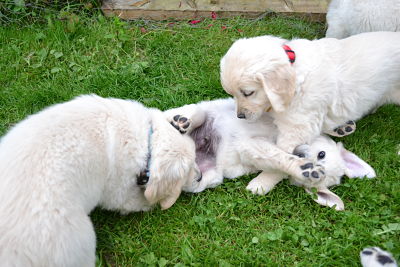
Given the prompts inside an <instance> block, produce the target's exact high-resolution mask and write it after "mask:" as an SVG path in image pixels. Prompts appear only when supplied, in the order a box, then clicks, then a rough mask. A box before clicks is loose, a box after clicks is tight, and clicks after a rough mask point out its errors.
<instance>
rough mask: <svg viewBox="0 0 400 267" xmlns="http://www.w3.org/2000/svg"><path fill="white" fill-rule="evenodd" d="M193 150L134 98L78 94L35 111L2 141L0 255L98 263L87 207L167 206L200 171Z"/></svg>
mask: <svg viewBox="0 0 400 267" xmlns="http://www.w3.org/2000/svg"><path fill="white" fill-rule="evenodd" d="M194 151H195V146H194V143H193V141H192V140H191V139H190V138H189V137H187V136H182V135H181V134H179V133H178V132H177V131H176V130H175V129H174V128H173V127H172V126H171V125H170V124H169V123H168V122H167V121H165V117H164V115H163V113H162V112H161V111H159V110H156V109H149V108H146V107H144V106H143V105H142V104H139V103H137V102H134V101H126V100H120V99H105V98H101V97H98V96H94V95H92V96H81V97H78V98H76V99H74V100H72V101H69V102H66V103H63V104H58V105H54V106H52V107H49V108H47V109H45V110H43V111H42V112H39V113H38V114H35V115H32V116H29V117H28V118H27V119H25V120H24V121H22V122H20V123H18V124H17V125H16V126H15V127H14V128H12V129H11V130H10V131H9V132H8V133H7V134H6V135H5V136H4V137H3V138H2V139H1V143H0V262H1V264H0V265H2V266H71V267H75V266H94V265H95V245H96V237H95V233H94V229H93V225H92V223H91V221H90V218H89V216H88V214H89V213H90V212H91V211H92V210H93V209H94V208H95V207H96V206H100V207H103V208H105V209H109V210H118V211H120V212H121V213H127V212H132V211H146V210H149V209H150V208H151V206H152V205H154V204H156V203H160V204H161V207H162V208H163V209H167V208H169V207H171V205H173V204H174V202H175V201H176V199H177V198H178V196H179V194H180V192H181V189H182V187H184V186H185V184H189V185H190V186H192V184H193V182H194V181H196V180H198V179H199V178H200V176H199V175H200V172H199V171H198V168H197V166H196V164H195V153H194ZM146 173H148V175H146ZM192 180H193V181H192Z"/></svg>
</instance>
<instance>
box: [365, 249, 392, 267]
mask: <svg viewBox="0 0 400 267" xmlns="http://www.w3.org/2000/svg"><path fill="white" fill-rule="evenodd" d="M360 259H361V264H362V266H363V267H397V263H396V261H395V259H394V258H393V256H392V254H390V253H389V252H387V251H384V250H382V249H380V248H378V247H372V248H365V249H363V250H362V251H361V252H360Z"/></svg>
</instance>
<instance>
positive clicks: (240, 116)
mask: <svg viewBox="0 0 400 267" xmlns="http://www.w3.org/2000/svg"><path fill="white" fill-rule="evenodd" d="M237 117H238V118H239V119H246V115H244V113H238V114H237Z"/></svg>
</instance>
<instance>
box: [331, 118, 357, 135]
mask: <svg viewBox="0 0 400 267" xmlns="http://www.w3.org/2000/svg"><path fill="white" fill-rule="evenodd" d="M355 130H356V123H355V122H354V121H348V122H346V123H345V124H343V125H340V126H339V127H336V128H335V129H333V130H332V131H330V132H328V133H327V134H329V135H332V136H336V137H343V136H346V135H349V134H352V133H354V131H355Z"/></svg>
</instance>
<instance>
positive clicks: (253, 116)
mask: <svg viewBox="0 0 400 267" xmlns="http://www.w3.org/2000/svg"><path fill="white" fill-rule="evenodd" d="M262 114H263V111H258V112H255V113H247V114H246V120H247V121H249V122H256V121H258V120H259V119H260V118H261V116H262Z"/></svg>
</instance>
